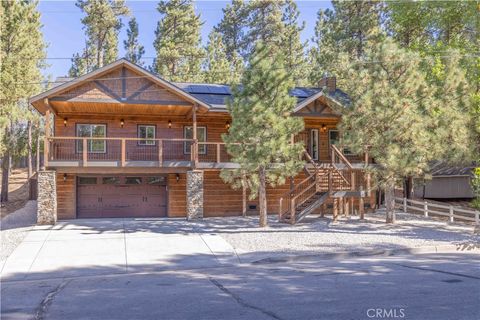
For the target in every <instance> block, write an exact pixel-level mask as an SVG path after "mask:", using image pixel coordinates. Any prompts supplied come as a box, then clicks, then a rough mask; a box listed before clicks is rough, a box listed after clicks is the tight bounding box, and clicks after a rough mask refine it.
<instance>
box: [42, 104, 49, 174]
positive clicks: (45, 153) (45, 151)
mask: <svg viewBox="0 0 480 320" xmlns="http://www.w3.org/2000/svg"><path fill="white" fill-rule="evenodd" d="M47 103H48V102H47ZM49 154H50V109H47V111H45V139H44V143H43V165H44V167H45V168H47V167H48V156H49Z"/></svg>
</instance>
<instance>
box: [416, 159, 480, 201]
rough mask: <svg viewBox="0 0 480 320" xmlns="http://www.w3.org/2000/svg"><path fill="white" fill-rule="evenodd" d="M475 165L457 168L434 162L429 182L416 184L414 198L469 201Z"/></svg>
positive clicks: (471, 196) (471, 195)
mask: <svg viewBox="0 0 480 320" xmlns="http://www.w3.org/2000/svg"><path fill="white" fill-rule="evenodd" d="M475 167H476V165H475V163H470V164H463V165H458V166H451V165H446V164H445V163H443V162H436V163H435V164H434V165H432V168H431V175H432V179H431V180H425V183H424V184H423V185H422V184H418V185H417V187H416V188H415V197H418V198H426V199H469V198H473V197H474V196H473V191H472V186H471V184H470V182H471V179H472V177H473V169H474V168H475Z"/></svg>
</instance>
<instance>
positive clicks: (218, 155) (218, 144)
mask: <svg viewBox="0 0 480 320" xmlns="http://www.w3.org/2000/svg"><path fill="white" fill-rule="evenodd" d="M217 163H220V143H217Z"/></svg>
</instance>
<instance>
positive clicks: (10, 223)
mask: <svg viewBox="0 0 480 320" xmlns="http://www.w3.org/2000/svg"><path fill="white" fill-rule="evenodd" d="M36 212H37V202H36V201H28V202H27V204H26V205H25V206H24V207H23V208H21V209H19V210H17V211H15V212H12V213H10V214H9V215H8V216H6V217H5V218H2V220H1V221H0V229H1V231H0V233H1V238H2V243H1V247H0V262H2V264H3V262H4V261H5V260H6V259H7V258H8V256H9V255H10V254H11V253H12V252H13V250H14V249H15V248H16V247H17V246H18V245H19V244H20V242H22V240H23V238H25V236H26V233H27V231H28V230H30V229H31V228H32V226H33V225H34V224H35V222H36V219H37V215H36Z"/></svg>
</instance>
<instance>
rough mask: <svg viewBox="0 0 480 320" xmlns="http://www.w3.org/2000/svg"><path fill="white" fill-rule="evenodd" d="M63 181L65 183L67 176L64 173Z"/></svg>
mask: <svg viewBox="0 0 480 320" xmlns="http://www.w3.org/2000/svg"><path fill="white" fill-rule="evenodd" d="M63 181H67V174H66V173H64V174H63Z"/></svg>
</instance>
